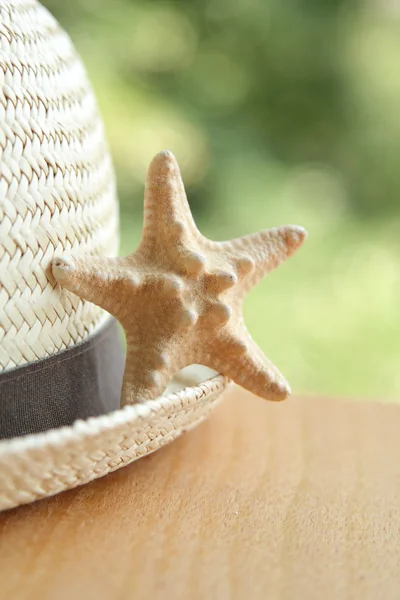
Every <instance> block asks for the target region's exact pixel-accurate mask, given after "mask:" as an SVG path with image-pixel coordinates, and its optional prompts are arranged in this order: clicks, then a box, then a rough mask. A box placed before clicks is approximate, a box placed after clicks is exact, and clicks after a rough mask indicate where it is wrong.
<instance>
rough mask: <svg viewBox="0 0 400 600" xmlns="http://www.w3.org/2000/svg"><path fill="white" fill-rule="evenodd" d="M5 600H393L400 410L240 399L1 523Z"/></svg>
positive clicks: (399, 534) (233, 397) (0, 585)
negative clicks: (159, 446)
mask: <svg viewBox="0 0 400 600" xmlns="http://www.w3.org/2000/svg"><path fill="white" fill-rule="evenodd" d="M0 597H1V599H3V598H4V599H7V600H22V599H31V598H32V599H38V600H39V599H40V600H47V599H49V600H50V599H51V600H53V599H57V600H63V599H68V600H70V599H71V598H72V599H74V598H76V599H77V600H78V599H80V598H83V599H84V600H91V599H92V598H93V599H96V600H102V599H107V600H108V599H117V600H120V599H121V600H122V599H142V598H143V599H145V598H146V599H149V598H151V599H163V600H165V599H170V598H171V599H173V600H180V599H182V600H191V599H199V600H203V599H205V598H207V599H212V600H219V599H224V600H225V599H226V600H230V599H233V600H236V599H237V600H242V599H244V600H253V599H255V600H258V599H260V600H261V599H262V600H269V599H279V600H289V599H290V600H292V599H293V600H294V599H296V600H299V599H300V600H313V599H315V600H330V599H334V600H340V599H346V600H352V599H354V600H389V599H390V600H392V599H393V600H399V598H400V406H394V405H385V404H372V403H367V402H358V403H357V402H344V401H333V400H325V399H320V398H312V399H310V398H308V399H299V398H293V399H291V400H289V401H287V402H285V403H282V404H272V403H268V402H264V401H262V400H259V399H258V398H255V397H253V396H250V395H249V394H247V393H244V392H243V391H241V390H239V389H235V390H234V391H233V392H230V393H228V394H227V397H226V398H225V399H224V400H223V402H222V403H221V405H220V406H219V407H218V408H217V409H216V411H215V412H214V413H213V415H212V416H211V418H210V419H209V420H208V421H207V422H205V423H203V424H202V425H200V426H199V427H198V428H197V429H196V430H194V431H192V432H190V433H187V434H185V435H184V436H183V437H181V438H180V439H179V440H177V441H176V442H174V443H173V444H172V445H170V446H169V447H166V448H165V449H163V450H160V451H158V452H157V453H155V454H153V455H152V456H149V457H148V458H144V459H141V460H139V461H138V462H136V463H134V464H132V465H130V466H128V467H126V468H124V469H121V470H120V471H117V472H115V473H113V474H112V475H108V476H107V477H105V478H103V479H100V480H97V481H95V482H92V483H90V484H88V485H86V486H83V487H80V488H77V489H75V490H72V491H69V492H65V493H63V494H60V495H59V496H56V497H54V498H51V499H48V500H43V501H40V502H37V503H36V504H32V505H29V506H23V507H20V508H18V509H14V510H11V511H8V512H6V513H2V514H1V515H0Z"/></svg>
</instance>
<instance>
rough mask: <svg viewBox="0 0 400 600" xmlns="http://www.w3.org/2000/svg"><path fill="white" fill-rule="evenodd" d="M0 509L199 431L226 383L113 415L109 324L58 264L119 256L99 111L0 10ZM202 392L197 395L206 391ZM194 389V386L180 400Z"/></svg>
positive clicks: (40, 42)
mask: <svg viewBox="0 0 400 600" xmlns="http://www.w3.org/2000/svg"><path fill="white" fill-rule="evenodd" d="M0 41H1V46H0V66H1V68H0V82H1V89H0V439H1V441H0V509H6V508H11V507H13V506H17V505H19V504H24V503H28V502H32V501H33V500H36V499H39V498H43V497H45V496H50V495H52V494H56V493H58V492H61V491H62V490H66V489H68V488H73V487H75V486H77V485H80V484H83V483H86V482H88V481H90V480H92V479H95V478H97V477H101V476H102V475H105V474H107V473H108V472H110V471H113V470H115V469H118V468H119V467H121V466H124V465H126V464H128V463H130V462H132V461H134V460H136V459H138V458H140V457H142V456H144V455H146V454H149V453H150V452H153V451H155V450H157V449H158V448H160V447H161V446H163V445H164V444H166V443H167V442H169V441H171V440H173V439H174V438H175V437H177V436H178V435H179V434H180V433H181V432H183V431H185V430H187V429H189V428H191V427H193V426H195V425H196V424H197V423H198V422H199V421H201V420H202V419H203V418H204V417H205V416H206V415H207V414H208V412H209V411H210V410H211V409H212V407H213V406H214V405H215V404H216V402H217V400H218V398H219V395H220V393H221V392H222V391H223V390H224V388H225V387H226V385H227V379H225V378H224V377H222V376H221V375H218V374H216V373H215V372H213V371H211V370H207V369H205V368H202V367H199V366H194V367H189V368H188V369H187V370H185V372H184V373H183V374H180V375H179V376H178V378H177V380H175V381H174V382H172V384H171V385H170V386H169V387H168V389H167V392H166V393H165V395H164V396H163V397H160V398H158V399H156V400H151V401H149V402H146V403H145V404H139V405H133V406H126V407H124V408H123V409H119V398H120V391H121V380H122V373H123V368H124V356H123V351H122V344H121V341H120V332H119V330H118V328H117V326H116V323H115V322H114V320H113V319H112V318H111V317H110V316H109V315H108V314H107V313H106V312H105V311H103V310H102V309H100V308H98V307H97V306H96V305H94V304H92V303H90V302H87V301H82V300H81V299H80V298H79V297H78V296H75V295H74V294H72V293H70V292H68V291H66V290H65V289H62V288H61V287H60V286H59V285H58V284H56V282H55V280H54V277H53V276H52V273H51V268H50V265H51V261H52V259H53V258H54V256H56V255H60V254H61V253H64V252H67V253H69V252H73V254H74V255H75V256H77V255H78V256H79V255H80V254H86V253H90V254H92V255H93V254H94V255H102V256H112V255H114V256H115V255H116V254H117V251H118V206H117V200H116V194H115V181H114V174H113V168H112V164H111V160H110V156H109V153H108V150H107V145H106V142H105V139H104V133H103V127H102V123H101V120H100V118H99V114H98V111H97V106H96V101H95V98H94V95H93V92H92V90H91V88H90V85H89V83H88V81H87V78H86V75H85V71H84V68H83V66H82V64H81V62H80V60H79V58H78V57H77V55H76V54H75V52H74V50H73V48H72V45H71V42H70V40H69V38H68V37H67V35H66V34H65V33H64V32H63V31H62V30H61V29H60V27H59V26H58V25H57V23H56V22H55V21H54V19H53V18H52V17H51V15H49V13H48V12H47V11H46V10H45V9H44V8H43V7H42V6H40V5H39V4H38V3H37V2H35V1H34V0H5V1H3V2H1V4H0ZM199 382H202V383H199ZM185 386H186V387H185Z"/></svg>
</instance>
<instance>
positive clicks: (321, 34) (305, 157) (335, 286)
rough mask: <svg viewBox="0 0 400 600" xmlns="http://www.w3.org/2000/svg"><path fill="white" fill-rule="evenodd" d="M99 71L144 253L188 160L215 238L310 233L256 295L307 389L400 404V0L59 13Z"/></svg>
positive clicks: (88, 3)
mask: <svg viewBox="0 0 400 600" xmlns="http://www.w3.org/2000/svg"><path fill="white" fill-rule="evenodd" d="M44 4H45V6H47V8H49V9H50V11H51V12H52V13H53V15H54V16H55V17H56V18H57V19H58V20H59V21H60V23H61V24H62V25H63V26H64V28H65V29H66V30H67V31H68V33H69V34H70V36H71V38H72V40H73V41H74V43H75V45H76V47H77V49H78V51H79V52H80V54H81V56H82V58H83V60H84V63H85V65H86V67H87V70H88V73H89V76H90V78H91V80H92V83H93V86H94V88H95V91H96V94H97V97H98V101H99V104H100V108H101V111H102V114H103V117H104V121H105V125H106V131H107V136H108V139H109V143H110V147H111V152H112V155H113V158H114V162H115V166H116V170H117V177H118V187H119V198H120V203H121V226H122V246H121V253H128V252H130V251H132V250H133V249H134V247H135V245H136V244H137V243H138V242H139V239H140V230H141V221H142V202H143V182H144V177H145V172H146V167H147V165H148V163H149V161H150V159H151V158H152V156H153V155H154V154H155V153H156V152H158V151H159V150H161V149H163V148H169V149H170V150H172V151H173V152H174V153H175V154H176V156H177V158H178V160H179V162H180V165H181V169H182V173H183V177H184V181H185V184H186V188H187V192H188V197H189V202H190V204H191V207H192V210H193V213H194V215H195V218H196V220H197V222H198V225H199V228H200V230H201V231H202V232H203V233H204V234H205V235H207V236H208V237H211V238H214V239H218V240H220V239H227V238H230V237H235V236H238V235H243V234H247V233H250V232H252V231H255V230H258V229H261V228H267V227H272V226H276V225H282V224H287V223H298V224H300V225H303V226H305V227H306V228H307V229H308V231H309V239H308V241H307V243H306V245H305V246H304V247H303V248H302V249H301V250H300V252H299V253H298V254H297V255H296V256H295V257H294V258H292V259H290V261H289V262H287V263H286V264H285V265H283V266H282V267H280V268H279V269H278V270H277V271H275V272H274V273H272V274H271V275H270V276H269V277H268V278H267V279H265V280H264V281H263V282H262V283H261V284H259V286H258V287H257V288H255V289H254V290H253V291H252V292H251V294H250V296H249V297H248V299H247V301H246V304H245V318H246V321H247V324H248V327H249V329H250V331H251V332H252V334H253V337H254V338H255V339H256V340H257V341H258V342H259V344H260V345H261V347H262V348H263V349H264V351H265V352H266V353H267V355H268V356H269V357H270V358H271V359H272V360H273V361H274V362H275V363H276V364H277V365H278V366H279V368H280V369H281V370H282V372H283V373H284V374H285V375H286V377H287V378H288V380H289V381H290V382H291V384H292V388H293V389H294V391H295V392H297V393H301V392H308V393H318V394H330V395H333V394H335V395H341V396H359V397H362V396H370V397H371V396H372V397H378V398H386V399H395V398H396V396H397V397H399V396H400V310H399V299H400V268H399V267H400V260H399V256H400V235H399V232H400V67H399V65H400V5H399V3H398V2H397V0H363V1H361V0H359V1H352V0H349V1H345V0H285V1H284V2H283V1H282V0H191V1H188V0H186V1H185V2H184V1H179V0H175V1H173V2H158V1H142V0H68V2H67V1H66V0H45V1H44Z"/></svg>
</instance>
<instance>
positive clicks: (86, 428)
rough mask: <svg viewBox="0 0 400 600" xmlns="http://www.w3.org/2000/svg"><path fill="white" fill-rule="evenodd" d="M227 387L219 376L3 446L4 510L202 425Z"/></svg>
mask: <svg viewBox="0 0 400 600" xmlns="http://www.w3.org/2000/svg"><path fill="white" fill-rule="evenodd" d="M226 385H227V380H226V379H225V378H224V377H222V376H221V375H217V376H216V377H213V378H212V379H209V380H208V381H206V382H204V383H201V384H199V385H197V386H195V387H191V388H186V389H184V390H182V391H179V392H177V393H173V394H169V395H168V396H165V397H161V398H158V399H157V400H152V401H149V402H147V403H146V404H137V405H135V406H127V407H125V408H124V409H122V410H119V411H116V412H114V413H111V414H110V415H106V416H104V417H96V418H93V419H88V420H87V421H77V422H76V423H75V424H74V425H73V426H72V427H69V428H63V429H58V430H53V431H49V432H46V433H43V434H39V435H33V436H27V437H25V438H21V439H15V440H13V441H11V442H0V510H4V509H7V508H12V507H14V506H18V505H19V504H26V503H29V502H32V501H34V500H38V499H40V498H44V497H45V496H52V495H54V494H57V493H58V492H61V491H63V490H67V489H70V488H74V487H76V486H78V485H81V484H84V483H87V482H89V481H91V480H92V479H96V478H98V477H102V476H103V475H106V474H107V473H109V472H110V471H115V470H116V469H119V468H120V467H123V466H125V465H127V464H129V463H131V462H133V461H134V460H137V459H138V458H141V457H142V456H144V455H146V454H149V453H151V452H154V451H155V450H158V449H159V448H161V447H162V446H164V445H165V444H167V443H168V442H171V441H172V440H173V439H175V438H176V437H177V436H178V435H180V434H181V433H182V432H183V431H186V430H188V429H190V428H192V427H194V426H195V425H197V424H198V423H199V422H200V421H202V420H203V419H204V418H205V417H206V416H207V415H208V413H209V412H210V411H211V409H212V408H213V407H214V405H215V404H216V403H217V402H218V399H219V396H220V393H221V392H222V391H223V389H224V388H225V387H226Z"/></svg>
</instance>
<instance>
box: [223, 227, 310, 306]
mask: <svg viewBox="0 0 400 600" xmlns="http://www.w3.org/2000/svg"><path fill="white" fill-rule="evenodd" d="M306 237H307V232H306V230H305V229H303V227H299V226H297V225H287V226H285V227H275V228H273V229H266V230H264V231H260V232H259V233H253V234H251V235H247V236H244V237H241V238H237V239H235V240H231V241H228V242H220V244H221V248H222V249H223V250H226V251H228V252H229V253H230V254H231V256H232V257H233V263H234V265H235V267H236V270H237V272H238V275H239V278H241V279H242V282H243V283H242V285H241V288H242V295H244V294H245V293H246V292H247V291H248V290H249V289H251V288H252V287H253V286H255V285H256V284H257V283H258V282H259V281H260V280H261V279H263V277H265V276H266V275H268V273H270V272H271V271H273V269H276V267H278V266H279V265H280V264H282V263H283V262H285V261H286V260H287V259H288V258H289V257H290V256H292V254H294V253H295V252H296V250H297V249H298V248H300V246H301V245H302V244H303V242H304V241H305V239H306Z"/></svg>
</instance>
